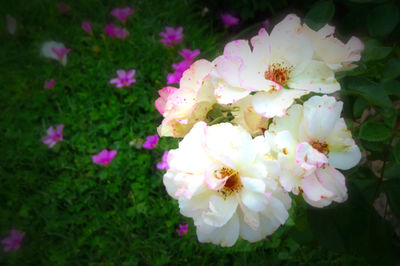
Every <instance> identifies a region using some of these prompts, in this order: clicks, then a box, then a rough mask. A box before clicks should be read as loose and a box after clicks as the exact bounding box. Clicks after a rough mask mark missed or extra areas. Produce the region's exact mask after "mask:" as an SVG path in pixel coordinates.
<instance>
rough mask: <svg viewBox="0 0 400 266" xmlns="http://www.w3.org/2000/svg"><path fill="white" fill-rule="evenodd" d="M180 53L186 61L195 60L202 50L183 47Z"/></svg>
mask: <svg viewBox="0 0 400 266" xmlns="http://www.w3.org/2000/svg"><path fill="white" fill-rule="evenodd" d="M178 54H180V55H181V56H182V57H183V58H184V59H185V60H186V61H193V59H194V58H195V57H197V56H198V55H199V54H200V50H199V49H196V50H189V49H182V51H180V52H178Z"/></svg>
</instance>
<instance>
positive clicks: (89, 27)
mask: <svg viewBox="0 0 400 266" xmlns="http://www.w3.org/2000/svg"><path fill="white" fill-rule="evenodd" d="M82 29H83V30H84V31H86V32H87V33H88V34H92V23H90V22H89V21H83V22H82Z"/></svg>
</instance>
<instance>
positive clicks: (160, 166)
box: [156, 151, 169, 170]
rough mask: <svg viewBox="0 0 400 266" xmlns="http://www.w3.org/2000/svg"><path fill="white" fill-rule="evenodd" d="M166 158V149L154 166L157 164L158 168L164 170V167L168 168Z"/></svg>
mask: <svg viewBox="0 0 400 266" xmlns="http://www.w3.org/2000/svg"><path fill="white" fill-rule="evenodd" d="M167 159H168V151H166V152H164V154H163V156H162V158H161V162H158V163H157V165H156V166H157V169H158V170H164V169H165V170H168V169H169V166H168V161H167Z"/></svg>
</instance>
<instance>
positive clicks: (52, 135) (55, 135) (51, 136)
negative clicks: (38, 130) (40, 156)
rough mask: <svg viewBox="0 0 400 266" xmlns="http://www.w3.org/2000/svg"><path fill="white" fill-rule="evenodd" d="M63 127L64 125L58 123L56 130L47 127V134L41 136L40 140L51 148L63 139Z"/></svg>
mask: <svg viewBox="0 0 400 266" xmlns="http://www.w3.org/2000/svg"><path fill="white" fill-rule="evenodd" d="M63 129H64V125H63V124H61V125H58V126H57V130H55V129H54V127H52V126H51V127H49V128H48V129H47V136H46V137H44V138H42V142H43V143H44V144H46V145H48V146H49V148H53V147H54V145H56V144H57V142H59V141H62V140H63V136H62V132H63Z"/></svg>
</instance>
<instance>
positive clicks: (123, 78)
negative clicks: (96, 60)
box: [110, 69, 136, 88]
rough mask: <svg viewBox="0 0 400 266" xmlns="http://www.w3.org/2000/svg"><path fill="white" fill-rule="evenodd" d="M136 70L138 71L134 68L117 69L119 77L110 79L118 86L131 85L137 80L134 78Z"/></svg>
mask: <svg viewBox="0 0 400 266" xmlns="http://www.w3.org/2000/svg"><path fill="white" fill-rule="evenodd" d="M135 72H136V71H135V70H134V69H131V70H129V71H128V72H126V71H125V70H117V75H118V78H114V79H112V80H110V83H111V84H115V86H116V87H117V88H122V87H125V86H129V85H131V84H132V83H134V82H136V79H134V78H133V77H134V76H135Z"/></svg>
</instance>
